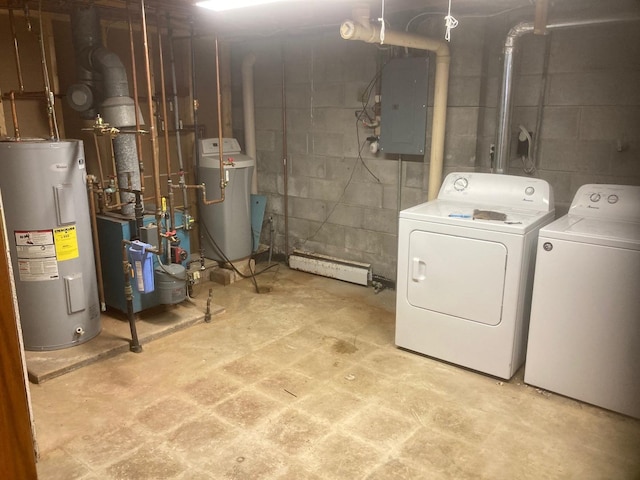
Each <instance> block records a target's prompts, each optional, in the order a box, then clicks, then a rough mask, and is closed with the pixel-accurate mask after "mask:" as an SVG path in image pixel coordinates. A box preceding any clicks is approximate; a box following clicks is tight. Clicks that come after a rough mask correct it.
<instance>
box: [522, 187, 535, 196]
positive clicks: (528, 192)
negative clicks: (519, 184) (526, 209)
mask: <svg viewBox="0 0 640 480" xmlns="http://www.w3.org/2000/svg"><path fill="white" fill-rule="evenodd" d="M534 193H536V189H535V188H533V187H527V188H525V189H524V194H525V195H533V194H534Z"/></svg>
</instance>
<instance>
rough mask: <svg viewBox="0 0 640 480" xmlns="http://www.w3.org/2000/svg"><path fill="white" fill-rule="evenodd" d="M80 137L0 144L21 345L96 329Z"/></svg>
mask: <svg viewBox="0 0 640 480" xmlns="http://www.w3.org/2000/svg"><path fill="white" fill-rule="evenodd" d="M85 182H86V170H85V159H84V150H83V145H82V142H81V141H80V140H65V141H57V142H52V141H48V140H25V141H2V142H0V193H1V194H2V198H3V201H4V206H5V217H6V224H7V236H8V238H9V250H10V254H11V263H12V266H13V272H14V277H15V282H16V293H17V296H18V309H19V312H20V320H21V323H22V335H23V339H24V346H25V349H26V350H56V349H60V348H65V347H70V346H72V345H77V344H80V343H84V342H86V341H88V340H90V339H92V338H93V337H95V336H96V335H98V334H99V333H100V307H99V301H98V288H97V281H96V272H95V263H94V256H93V246H92V239H91V222H90V218H89V203H88V199H87V189H86V183H85Z"/></svg>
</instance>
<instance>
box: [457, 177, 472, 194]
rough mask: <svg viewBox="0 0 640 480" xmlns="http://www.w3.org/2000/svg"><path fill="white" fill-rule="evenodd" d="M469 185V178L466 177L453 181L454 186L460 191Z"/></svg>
mask: <svg viewBox="0 0 640 480" xmlns="http://www.w3.org/2000/svg"><path fill="white" fill-rule="evenodd" d="M468 186H469V180H467V179H466V178H464V177H459V178H456V179H455V181H454V182H453V188H455V189H456V190H457V191H459V192H461V191H462V190H464V189H465V188H467V187H468Z"/></svg>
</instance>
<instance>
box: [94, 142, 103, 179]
mask: <svg viewBox="0 0 640 480" xmlns="http://www.w3.org/2000/svg"><path fill="white" fill-rule="evenodd" d="M93 144H94V145H95V146H96V156H97V160H98V172H99V173H100V188H104V185H105V183H104V172H103V170H102V155H101V154H100V145H99V144H98V136H97V135H96V134H95V133H94V134H93Z"/></svg>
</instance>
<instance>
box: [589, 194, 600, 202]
mask: <svg viewBox="0 0 640 480" xmlns="http://www.w3.org/2000/svg"><path fill="white" fill-rule="evenodd" d="M601 198H602V196H601V195H600V194H599V193H592V194H591V195H590V196H589V200H591V201H592V202H594V203H595V202H599V201H600V199H601Z"/></svg>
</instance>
